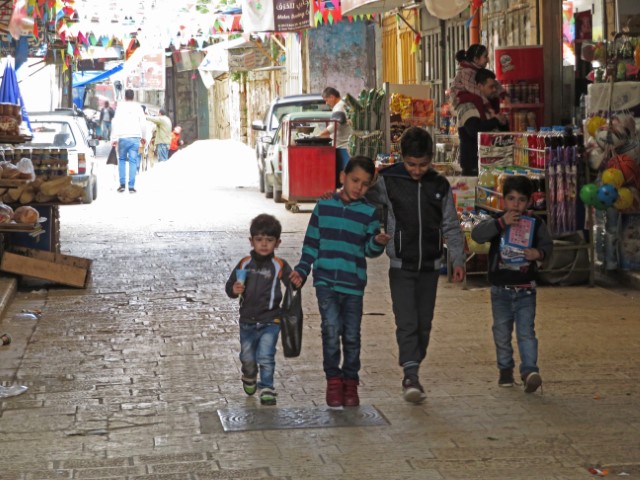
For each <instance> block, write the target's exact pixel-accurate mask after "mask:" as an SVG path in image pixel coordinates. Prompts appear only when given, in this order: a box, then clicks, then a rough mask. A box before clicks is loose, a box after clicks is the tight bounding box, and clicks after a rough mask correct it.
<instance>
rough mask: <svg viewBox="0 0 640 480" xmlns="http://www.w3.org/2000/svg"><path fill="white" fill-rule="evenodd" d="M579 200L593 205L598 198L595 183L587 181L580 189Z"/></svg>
mask: <svg viewBox="0 0 640 480" xmlns="http://www.w3.org/2000/svg"><path fill="white" fill-rule="evenodd" d="M580 200H582V203H584V204H585V205H590V206H594V205H595V204H596V201H597V200H598V186H597V185H596V184H595V183H587V184H586V185H583V187H582V188H581V189H580Z"/></svg>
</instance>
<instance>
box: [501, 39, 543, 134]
mask: <svg viewBox="0 0 640 480" xmlns="http://www.w3.org/2000/svg"><path fill="white" fill-rule="evenodd" d="M495 69H496V78H497V79H498V80H499V81H500V83H501V84H502V86H503V87H504V89H505V91H506V93H507V98H508V101H506V102H504V103H503V104H502V107H501V108H502V109H503V110H504V111H505V113H506V114H508V116H509V126H510V130H511V131H513V132H524V131H526V129H527V128H529V127H532V128H534V129H535V130H538V129H539V128H540V126H541V125H542V124H543V121H544V61H543V51H542V46H540V45H531V46H526V47H502V48H496V50H495Z"/></svg>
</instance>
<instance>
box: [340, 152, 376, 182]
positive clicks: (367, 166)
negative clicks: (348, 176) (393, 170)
mask: <svg viewBox="0 0 640 480" xmlns="http://www.w3.org/2000/svg"><path fill="white" fill-rule="evenodd" d="M356 167H360V168H361V169H362V170H364V171H365V172H367V173H368V174H369V175H371V178H373V176H374V175H375V174H376V164H375V163H373V160H371V159H370V158H369V157H365V156H364V155H356V156H355V157H351V158H350V159H349V161H348V162H347V165H346V166H345V167H344V173H350V172H353V170H354V169H355V168H356Z"/></svg>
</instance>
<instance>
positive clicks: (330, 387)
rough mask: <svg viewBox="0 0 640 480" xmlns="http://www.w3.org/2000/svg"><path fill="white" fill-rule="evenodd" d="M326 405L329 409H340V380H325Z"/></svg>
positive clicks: (342, 402)
mask: <svg viewBox="0 0 640 480" xmlns="http://www.w3.org/2000/svg"><path fill="white" fill-rule="evenodd" d="M327 405H329V406H330V407H341V406H342V405H344V393H343V391H342V378H340V377H333V378H329V379H327Z"/></svg>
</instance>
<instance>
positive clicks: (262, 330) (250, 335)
mask: <svg viewBox="0 0 640 480" xmlns="http://www.w3.org/2000/svg"><path fill="white" fill-rule="evenodd" d="M279 333H280V324H279V323H273V322H268V323H241V324H240V362H241V363H242V375H243V377H244V378H256V377H257V376H258V367H260V380H259V381H258V388H273V372H274V371H275V369H276V359H275V356H276V344H277V343H278V334H279Z"/></svg>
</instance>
